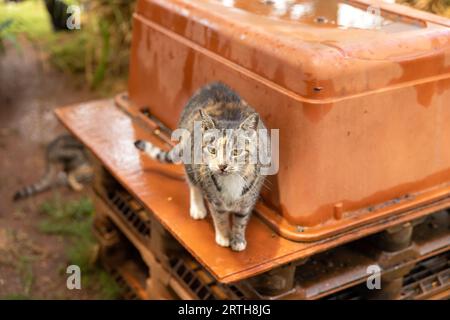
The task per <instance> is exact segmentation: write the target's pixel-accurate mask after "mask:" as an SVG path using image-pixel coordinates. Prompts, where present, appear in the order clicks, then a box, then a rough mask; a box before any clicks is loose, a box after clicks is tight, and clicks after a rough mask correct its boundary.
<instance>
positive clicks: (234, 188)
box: [218, 174, 245, 202]
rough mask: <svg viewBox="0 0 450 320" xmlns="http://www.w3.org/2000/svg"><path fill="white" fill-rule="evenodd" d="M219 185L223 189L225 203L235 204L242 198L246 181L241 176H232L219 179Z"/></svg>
mask: <svg viewBox="0 0 450 320" xmlns="http://www.w3.org/2000/svg"><path fill="white" fill-rule="evenodd" d="M218 183H219V185H220V187H221V189H222V196H223V199H224V200H225V202H233V201H236V200H238V199H239V198H240V197H241V194H242V189H244V187H245V181H244V179H242V177H241V176H240V175H237V174H231V175H229V176H223V177H219V178H218Z"/></svg>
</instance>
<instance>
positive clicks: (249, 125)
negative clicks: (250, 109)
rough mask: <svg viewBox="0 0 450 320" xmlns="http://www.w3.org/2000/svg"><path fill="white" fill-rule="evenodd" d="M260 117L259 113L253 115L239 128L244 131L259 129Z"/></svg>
mask: <svg viewBox="0 0 450 320" xmlns="http://www.w3.org/2000/svg"><path fill="white" fill-rule="evenodd" d="M258 122H259V115H258V114H257V113H252V114H251V115H249V116H248V117H247V118H246V119H245V120H244V121H242V123H241V125H240V126H239V128H240V129H242V130H256V128H257V127H258Z"/></svg>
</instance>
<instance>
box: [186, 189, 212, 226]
mask: <svg viewBox="0 0 450 320" xmlns="http://www.w3.org/2000/svg"><path fill="white" fill-rule="evenodd" d="M189 192H190V209H189V212H190V215H191V217H192V219H195V220H200V219H204V218H206V215H207V214H208V212H207V211H206V207H205V203H204V201H203V195H202V192H201V191H200V189H199V188H198V187H196V186H193V185H192V184H189Z"/></svg>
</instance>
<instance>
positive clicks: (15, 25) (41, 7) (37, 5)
mask: <svg viewBox="0 0 450 320" xmlns="http://www.w3.org/2000/svg"><path fill="white" fill-rule="evenodd" d="M5 21H11V22H12V24H11V25H10V26H9V32H10V33H11V34H14V35H17V34H25V35H27V36H28V37H29V38H31V39H34V40H36V39H42V38H46V37H50V36H51V35H52V27H51V24H50V19H49V16H48V13H47V10H46V8H45V4H44V1H42V0H27V1H23V2H18V3H14V2H7V3H4V2H3V1H2V2H0V24H1V23H2V22H5Z"/></svg>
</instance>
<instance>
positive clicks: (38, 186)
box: [13, 135, 94, 201]
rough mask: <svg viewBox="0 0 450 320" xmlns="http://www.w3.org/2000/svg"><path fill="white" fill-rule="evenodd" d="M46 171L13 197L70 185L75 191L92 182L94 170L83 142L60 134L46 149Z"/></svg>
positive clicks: (17, 197)
mask: <svg viewBox="0 0 450 320" xmlns="http://www.w3.org/2000/svg"><path fill="white" fill-rule="evenodd" d="M46 166H47V168H46V171H45V174H44V175H43V176H42V178H41V179H39V181H37V182H35V183H33V184H31V185H29V186H26V187H23V188H22V189H20V190H19V191H17V192H16V193H15V194H14V196H13V199H14V200H15V201H16V200H20V199H23V198H27V197H30V196H32V195H35V194H37V193H40V192H43V191H46V190H48V189H50V188H52V187H57V186H65V185H68V186H70V187H71V188H72V189H73V190H75V191H80V190H81V189H83V184H84V183H87V182H90V181H91V180H92V178H93V175H94V173H93V172H94V171H93V168H92V166H91V164H90V163H89V160H88V156H87V154H86V151H85V148H84V146H83V144H81V143H80V142H79V141H78V140H76V139H75V138H74V137H72V136H71V135H60V136H58V137H57V138H55V139H54V140H53V141H52V142H50V143H49V145H48V146H47V150H46Z"/></svg>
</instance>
